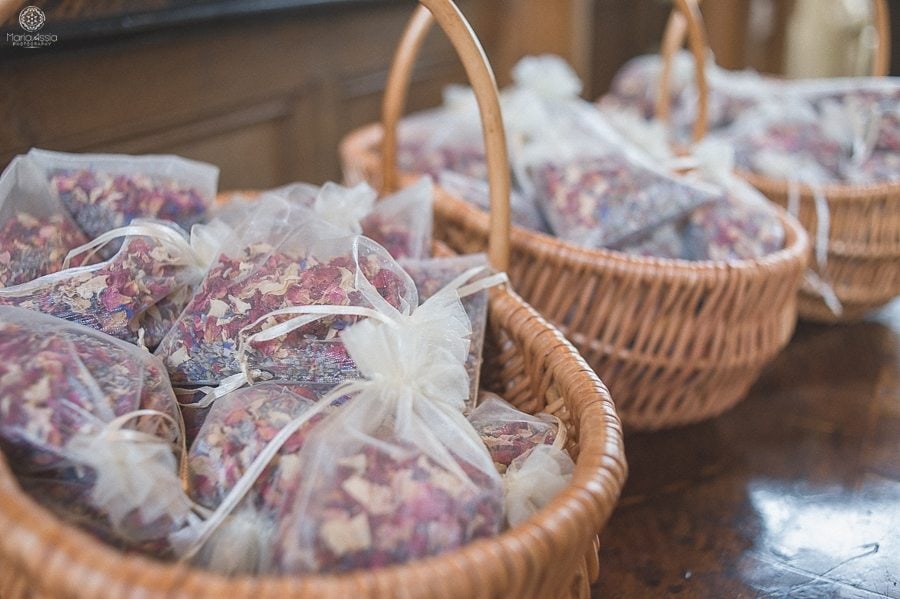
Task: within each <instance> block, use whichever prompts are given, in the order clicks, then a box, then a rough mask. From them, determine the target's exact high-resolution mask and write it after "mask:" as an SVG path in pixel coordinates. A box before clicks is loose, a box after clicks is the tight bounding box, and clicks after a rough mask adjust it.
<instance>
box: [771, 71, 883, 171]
mask: <svg viewBox="0 0 900 599" xmlns="http://www.w3.org/2000/svg"><path fill="white" fill-rule="evenodd" d="M788 89H789V91H790V94H791V96H790V97H791V99H792V101H794V102H809V103H810V104H811V105H812V107H813V108H814V110H815V111H816V114H817V116H818V119H817V126H818V128H821V129H822V130H824V132H825V133H826V134H828V135H829V136H830V137H831V138H833V139H834V140H836V141H837V142H838V143H840V144H841V146H842V150H843V152H842V154H843V161H842V163H841V164H840V165H839V169H838V175H839V178H840V179H841V180H844V181H847V182H850V183H856V184H867V183H884V182H891V181H895V180H897V179H898V178H900V79H897V78H874V77H872V78H869V77H857V78H846V79H826V80H807V81H798V82H793V83H791V84H790V85H789V86H788Z"/></svg>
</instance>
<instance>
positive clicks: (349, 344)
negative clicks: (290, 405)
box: [179, 273, 503, 574]
mask: <svg viewBox="0 0 900 599" xmlns="http://www.w3.org/2000/svg"><path fill="white" fill-rule="evenodd" d="M468 275H469V273H465V276H462V277H459V278H457V279H456V280H454V281H453V282H451V283H450V284H449V285H448V286H447V287H446V288H444V289H443V290H441V291H439V292H438V293H436V294H435V295H433V296H432V297H431V298H429V299H428V300H426V301H425V302H424V303H423V304H422V305H421V306H419V307H418V308H416V309H414V310H411V309H410V308H409V307H407V308H406V309H405V310H403V311H397V310H395V309H393V308H392V307H390V306H389V305H387V304H386V303H382V304H381V305H380V306H379V308H378V310H377V311H373V310H367V311H366V312H367V313H368V314H367V316H368V318H366V319H365V320H361V321H359V322H357V323H355V324H353V325H352V326H350V327H349V328H347V329H346V330H344V331H343V332H342V333H341V339H342V341H343V343H344V345H345V346H346V348H347V351H348V354H349V355H350V356H351V358H352V359H353V360H354V361H355V362H356V364H358V366H359V371H360V373H361V374H362V375H363V376H364V377H365V378H364V379H362V380H355V381H348V382H346V383H345V384H343V385H340V386H338V387H336V388H335V389H333V390H332V391H331V392H329V393H328V394H327V395H326V396H325V397H323V398H322V399H320V400H319V401H318V402H317V403H316V404H315V405H314V406H312V407H308V408H304V407H298V408H297V410H298V411H299V412H301V413H300V416H299V417H297V418H295V419H294V420H293V421H291V422H290V423H288V424H287V425H285V426H284V427H282V428H281V429H280V430H279V431H278V433H277V434H276V435H275V436H274V437H273V438H272V441H270V442H269V443H268V444H267V445H266V447H265V448H264V449H262V450H261V451H260V452H259V453H258V454H257V455H256V456H255V457H254V458H253V462H252V464H251V465H250V466H249V467H247V468H246V469H245V470H244V471H243V475H242V476H241V478H240V479H239V480H237V481H236V482H235V483H234V486H233V487H232V488H231V489H230V490H229V491H228V494H227V495H226V496H225V497H224V498H223V499H222V501H221V503H220V504H219V505H218V506H217V507H216V510H215V513H214V514H213V515H212V516H211V517H210V518H209V519H207V520H206V521H205V522H204V523H202V524H200V525H199V526H197V527H194V528H192V529H190V530H188V531H185V532H182V533H180V534H179V537H180V538H179V542H180V547H181V551H180V553H181V555H182V556H183V557H184V558H185V559H187V558H190V557H191V556H193V555H195V554H197V553H200V552H201V551H205V552H206V554H207V555H217V556H218V557H217V560H218V563H224V564H230V565H231V564H234V563H235V559H234V558H235V556H238V557H237V559H238V560H239V559H240V558H239V556H241V555H246V554H247V549H246V548H245V547H241V546H239V545H232V546H230V547H229V546H223V545H221V544H219V545H218V546H217V543H216V536H215V535H214V534H213V533H214V532H215V530H216V529H217V528H219V527H220V526H228V525H229V524H228V522H229V518H230V517H231V513H232V511H233V510H235V509H237V510H238V511H237V512H235V513H237V514H240V516H239V517H240V518H241V519H243V520H244V521H255V520H259V519H260V518H262V519H263V520H266V521H269V522H271V520H269V519H268V518H267V517H266V516H265V514H264V513H263V514H261V513H260V512H259V511H258V510H257V509H256V508H254V507H252V506H248V505H246V504H243V503H242V502H245V501H246V500H247V499H250V497H246V495H247V493H248V492H250V491H251V489H256V485H257V483H258V481H259V480H260V477H261V476H264V473H265V472H271V473H273V475H274V476H275V477H276V478H275V480H277V481H278V482H277V485H276V486H274V487H273V486H271V485H269V486H266V484H265V483H266V481H269V480H272V479H270V478H263V479H262V480H263V482H264V488H265V489H270V490H271V491H272V492H275V493H280V492H279V489H282V488H283V489H286V490H287V493H289V494H290V495H291V497H290V499H289V500H286V501H279V503H280V510H279V512H278V514H277V515H276V517H275V518H274V532H273V538H274V542H273V543H272V544H271V554H267V555H266V556H265V557H266V558H267V559H271V564H272V569H273V571H275V572H279V573H285V574H293V573H302V572H342V571H347V570H352V569H357V568H376V567H385V566H389V565H391V564H397V563H402V562H404V561H407V560H411V559H417V558H422V557H426V556H430V555H435V554H437V553H440V552H442V551H446V550H449V549H453V548H455V547H458V546H460V545H462V544H464V543H466V542H468V541H470V540H472V539H475V538H478V537H482V536H489V535H493V534H496V533H497V532H498V531H499V529H500V525H501V524H502V501H503V494H502V486H501V481H500V478H499V475H498V473H497V472H496V470H495V468H494V466H493V464H492V462H491V459H490V456H489V454H488V452H487V450H486V449H485V447H484V444H483V443H482V442H481V440H480V439H479V437H478V435H477V433H476V432H475V430H474V429H473V428H472V426H471V425H470V424H469V423H468V422H467V421H466V419H465V418H464V417H463V414H462V411H463V408H464V405H465V400H466V398H467V397H468V390H469V381H468V376H467V374H466V371H465V367H464V362H465V358H466V355H467V354H468V344H469V341H468V338H469V336H470V334H471V329H470V326H469V323H468V318H467V317H466V314H465V311H464V309H463V307H462V304H461V303H460V301H459V296H458V293H459V291H458V290H459V289H460V288H461V287H462V286H463V285H464V282H465V281H466V280H467V279H468V278H469V276H468ZM309 308H310V309H314V308H316V307H315V306H311V307H309ZM320 308H326V306H320ZM327 308H329V309H330V310H333V311H336V312H339V311H341V310H345V309H346V307H344V306H327ZM320 312H321V311H317V310H311V314H312V315H317V314H318V315H321V314H320ZM251 389H252V388H251ZM248 393H249V391H248ZM301 403H302V402H301ZM310 423H315V426H314V427H313V428H312V429H311V430H309V429H308V425H309V424H310ZM248 426H251V427H252V426H253V425H252V424H251V425H248ZM297 431H304V432H302V433H301V434H302V437H303V439H302V445H301V446H300V447H299V448H298V449H297V450H296V451H291V452H289V453H287V454H286V455H285V454H282V453H281V452H282V449H283V447H284V446H285V444H286V443H296V442H297V441H298V439H297V437H296V436H295V435H296V434H297ZM253 434H255V433H252V434H251V442H253V441H252V438H253ZM218 438H219V437H217V439H218ZM232 449H233V451H238V452H242V451H243V449H242V448H241V447H240V446H239V444H237V446H233V447H232ZM276 456H280V458H279V461H278V462H277V468H276V469H275V470H270V468H271V460H272V459H273V458H275V457H276ZM288 457H289V458H290V461H289V462H287V460H286V458H288ZM248 459H250V454H249V453H247V454H244V457H243V458H242V460H243V461H242V463H246V461H247V460H248ZM224 463H226V464H227V463H231V460H230V459H227V460H224ZM228 537H229V538H232V537H231V535H228ZM258 539H259V537H256V536H254V537H253V538H252V539H250V542H251V543H252V544H257V542H258ZM264 544H265V545H266V546H268V543H264ZM229 549H230V551H229ZM229 553H231V554H232V555H228V554H229ZM244 568H246V565H245V566H242V567H241V568H240V569H244ZM253 568H258V562H256V561H255V560H254V563H253V564H252V565H251V569H253Z"/></svg>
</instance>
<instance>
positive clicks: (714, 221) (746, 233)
mask: <svg viewBox="0 0 900 599" xmlns="http://www.w3.org/2000/svg"><path fill="white" fill-rule="evenodd" d="M782 248H784V226H783V225H782V224H781V221H780V219H779V218H778V216H777V215H776V214H775V211H774V210H772V207H771V206H770V205H769V204H768V202H767V201H766V199H765V197H763V196H761V195H760V194H759V192H758V191H756V189H754V188H753V187H751V186H750V185H748V184H747V183H744V182H743V181H741V180H739V179H737V178H735V177H730V180H729V181H728V187H727V188H726V193H725V195H724V196H722V198H720V199H719V200H717V201H715V202H713V203H712V204H709V205H707V206H701V207H700V208H698V209H697V210H695V211H694V212H693V213H692V214H691V216H690V218H689V219H688V223H687V226H686V227H685V254H686V257H687V258H688V259H689V260H717V261H719V260H750V259H754V258H761V257H763V256H767V255H769V254H772V253H774V252H776V251H778V250H780V249H782Z"/></svg>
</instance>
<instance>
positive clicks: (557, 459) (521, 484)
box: [468, 392, 575, 526]
mask: <svg viewBox="0 0 900 599" xmlns="http://www.w3.org/2000/svg"><path fill="white" fill-rule="evenodd" d="M468 420H469V422H470V423H471V424H472V426H473V427H474V428H475V430H476V431H477V432H478V435H479V436H480V437H481V440H482V441H483V442H484V444H485V446H486V447H487V449H488V451H489V452H490V454H491V459H492V460H494V466H495V467H496V468H497V471H498V472H500V473H501V474H502V475H503V503H504V512H505V514H506V522H507V524H508V525H509V526H515V525H516V524H518V523H519V522H522V521H523V520H526V519H527V518H528V517H529V516H531V515H532V514H534V513H535V512H537V511H538V510H539V509H541V508H542V507H544V506H545V505H547V504H548V503H549V502H550V500H552V499H553V498H554V497H555V496H556V495H557V494H558V493H559V492H560V491H562V490H563V489H564V488H565V487H566V485H568V484H569V482H570V481H571V480H572V474H573V472H574V471H575V463H574V462H573V461H572V458H571V457H569V454H568V453H567V452H566V450H565V444H566V428H565V426H564V425H563V423H562V421H561V420H559V418H556V417H555V416H551V415H549V414H543V413H542V414H535V415H533V416H532V415H531V414H526V413H525V412H522V411H520V410H518V409H516V408H515V407H513V406H512V405H511V404H510V403H508V402H507V401H506V400H504V399H503V398H501V397H500V396H498V395H496V394H494V393H489V392H482V394H481V396H480V398H479V403H478V407H477V408H475V410H473V411H472V412H471V413H470V414H469V416H468Z"/></svg>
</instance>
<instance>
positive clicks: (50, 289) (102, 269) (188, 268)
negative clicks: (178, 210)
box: [0, 221, 201, 343]
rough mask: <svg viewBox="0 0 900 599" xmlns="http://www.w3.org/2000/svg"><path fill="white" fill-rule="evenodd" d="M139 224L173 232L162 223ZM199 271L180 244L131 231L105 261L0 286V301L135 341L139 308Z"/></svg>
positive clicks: (143, 309) (145, 307)
mask: <svg viewBox="0 0 900 599" xmlns="http://www.w3.org/2000/svg"><path fill="white" fill-rule="evenodd" d="M142 222H145V224H146V223H150V225H149V226H150V227H166V228H169V229H170V231H176V229H174V228H172V227H174V226H172V227H170V226H169V225H167V224H164V223H157V222H153V221H142ZM174 234H175V235H183V233H180V232H175V233H174ZM185 244H186V242H185ZM200 274H201V271H200V269H199V268H198V266H196V265H195V264H193V263H191V262H190V260H189V259H187V258H186V257H185V255H184V253H183V249H182V248H181V247H180V246H173V245H172V244H170V243H169V241H168V240H166V239H164V238H157V237H154V236H150V235H146V236H145V235H133V236H128V237H126V239H125V242H124V244H123V245H122V247H121V248H120V249H119V251H118V252H117V253H116V254H115V255H114V256H113V257H112V258H110V259H109V260H106V261H105V262H101V263H99V264H95V265H89V266H80V267H74V268H68V269H65V270H63V271H60V272H57V273H53V274H50V275H46V276H44V277H41V278H38V279H35V280H33V281H30V282H28V283H24V284H22V285H17V286H14V287H6V288H5V289H0V305H7V306H19V307H22V308H28V309H30V310H35V311H38V312H43V313H45V314H50V315H52V316H56V317H58V318H63V319H65V320H69V321H72V322H77V323H79V324H83V325H85V326H88V327H91V328H93V329H96V330H98V331H103V332H104V333H107V334H109V335H112V336H114V337H118V338H119V339H124V340H126V341H131V342H133V343H135V342H137V341H138V331H139V329H140V322H141V318H142V316H143V315H144V314H145V312H146V311H147V310H148V309H150V308H151V307H152V306H153V305H155V304H156V303H157V302H159V301H160V300H162V299H163V298H166V297H167V296H169V295H171V294H172V293H173V292H174V291H176V290H177V289H179V288H181V287H183V286H184V285H186V284H189V283H191V282H193V281H196V280H197V279H198V278H199V276H200Z"/></svg>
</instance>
